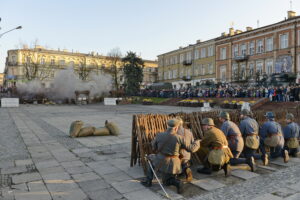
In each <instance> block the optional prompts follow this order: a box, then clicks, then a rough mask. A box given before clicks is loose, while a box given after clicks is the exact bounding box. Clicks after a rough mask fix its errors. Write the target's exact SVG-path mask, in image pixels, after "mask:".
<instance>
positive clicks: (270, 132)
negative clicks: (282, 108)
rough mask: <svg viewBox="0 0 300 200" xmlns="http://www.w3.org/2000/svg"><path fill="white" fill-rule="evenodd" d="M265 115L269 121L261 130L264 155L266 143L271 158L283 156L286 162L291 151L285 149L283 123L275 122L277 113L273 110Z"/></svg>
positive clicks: (261, 145) (264, 153) (261, 148)
mask: <svg viewBox="0 0 300 200" xmlns="http://www.w3.org/2000/svg"><path fill="white" fill-rule="evenodd" d="M265 117H266V118H267V120H268V121H267V122H265V123H264V124H263V125H262V127H261V129H260V130H259V134H260V137H261V141H263V142H261V143H260V150H261V152H262V154H263V155H266V150H265V145H266V146H269V147H270V157H271V158H278V157H280V156H282V157H283V159H284V162H285V163H287V162H288V160H289V153H288V151H287V150H284V137H283V134H282V128H281V125H280V124H279V123H277V122H275V114H274V113H273V112H267V113H266V115H265Z"/></svg>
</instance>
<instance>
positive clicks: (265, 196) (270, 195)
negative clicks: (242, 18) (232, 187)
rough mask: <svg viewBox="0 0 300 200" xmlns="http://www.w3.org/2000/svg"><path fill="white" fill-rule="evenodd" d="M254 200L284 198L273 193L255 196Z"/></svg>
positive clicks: (280, 199)
mask: <svg viewBox="0 0 300 200" xmlns="http://www.w3.org/2000/svg"><path fill="white" fill-rule="evenodd" d="M253 200H282V198H280V197H277V196H275V195H272V194H264V195H262V196H259V197H256V198H254V199H253Z"/></svg>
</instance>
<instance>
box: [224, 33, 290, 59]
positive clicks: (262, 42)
mask: <svg viewBox="0 0 300 200" xmlns="http://www.w3.org/2000/svg"><path fill="white" fill-rule="evenodd" d="M288 46H289V35H288V33H285V34H281V35H280V36H279V48H280V49H285V48H288ZM273 49H274V39H273V37H269V38H265V39H259V40H256V41H251V42H248V43H244V44H240V45H233V47H232V57H236V56H239V55H241V56H245V55H254V54H255V53H257V54H259V53H264V52H270V51H273ZM226 51H227V48H226V47H223V48H221V49H220V57H219V59H220V60H225V59H227V55H226Z"/></svg>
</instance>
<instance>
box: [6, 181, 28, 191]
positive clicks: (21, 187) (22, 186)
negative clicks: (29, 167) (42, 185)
mask: <svg viewBox="0 0 300 200" xmlns="http://www.w3.org/2000/svg"><path fill="white" fill-rule="evenodd" d="M1 189H2V188H1ZM12 189H13V190H14V192H15V193H17V192H28V187H27V185H26V183H21V184H17V185H12Z"/></svg>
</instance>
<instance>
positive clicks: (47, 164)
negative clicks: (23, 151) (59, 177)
mask: <svg viewBox="0 0 300 200" xmlns="http://www.w3.org/2000/svg"><path fill="white" fill-rule="evenodd" d="M35 166H36V168H37V169H38V170H40V169H43V168H49V167H57V166H60V164H59V163H58V162H57V161H56V160H48V161H43V162H36V163H35Z"/></svg>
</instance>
